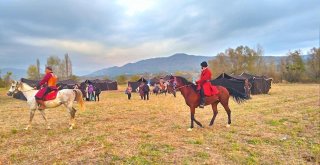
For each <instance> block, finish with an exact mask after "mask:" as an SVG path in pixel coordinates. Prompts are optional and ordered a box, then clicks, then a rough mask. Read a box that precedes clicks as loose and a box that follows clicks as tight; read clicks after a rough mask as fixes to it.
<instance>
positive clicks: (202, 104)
mask: <svg viewBox="0 0 320 165" xmlns="http://www.w3.org/2000/svg"><path fill="white" fill-rule="evenodd" d="M204 105H205V99H204V97H201V98H200V105H199V108H204Z"/></svg>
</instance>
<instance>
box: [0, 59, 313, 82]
mask: <svg viewBox="0 0 320 165" xmlns="http://www.w3.org/2000/svg"><path fill="white" fill-rule="evenodd" d="M262 57H263V60H264V62H266V63H270V62H271V61H274V62H275V64H276V65H278V64H280V62H281V59H282V58H284V57H285V56H262ZM309 57H310V55H303V56H302V59H303V60H304V61H306V60H307V59H308V58H309ZM214 58H215V56H198V55H188V54H184V53H177V54H174V55H171V56H169V57H159V58H150V59H145V60H141V61H138V62H135V63H128V64H125V65H123V66H121V67H118V66H114V67H110V68H105V69H101V70H98V71H95V72H93V73H91V74H88V75H84V76H81V78H82V79H87V78H102V77H106V76H107V77H109V78H112V79H113V78H115V77H116V76H119V75H134V74H143V73H149V74H153V73H166V74H170V73H175V72H177V71H182V72H196V73H197V72H199V70H200V63H201V62H202V61H209V60H213V59H214ZM0 71H1V72H0V76H2V77H3V76H4V75H5V74H6V73H7V72H12V73H13V76H12V78H13V79H14V80H18V79H20V78H21V77H26V76H27V71H26V70H24V69H16V68H0Z"/></svg>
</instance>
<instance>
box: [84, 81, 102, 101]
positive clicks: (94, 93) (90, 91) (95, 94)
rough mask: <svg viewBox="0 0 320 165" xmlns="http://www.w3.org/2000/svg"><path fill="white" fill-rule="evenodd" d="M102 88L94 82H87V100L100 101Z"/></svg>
mask: <svg viewBox="0 0 320 165" xmlns="http://www.w3.org/2000/svg"><path fill="white" fill-rule="evenodd" d="M100 93H101V89H100V88H98V87H97V86H94V85H93V84H92V83H88V84H86V87H85V96H86V101H100V97H99V95H100Z"/></svg>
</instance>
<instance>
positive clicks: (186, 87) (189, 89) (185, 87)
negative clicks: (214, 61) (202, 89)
mask: <svg viewBox="0 0 320 165" xmlns="http://www.w3.org/2000/svg"><path fill="white" fill-rule="evenodd" d="M174 81H175V82H174ZM168 82H169V85H168V91H169V93H172V92H174V91H176V90H179V91H180V92H181V94H182V96H183V97H184V99H185V101H186V104H187V105H188V106H189V107H190V112H191V126H190V128H189V129H188V131H191V130H192V128H193V122H196V124H197V125H199V126H200V127H203V126H202V124H201V123H200V122H199V121H197V120H196V119H195V117H194V114H195V109H196V108H197V107H198V106H199V104H200V94H199V92H198V91H197V90H196V85H194V84H193V83H192V82H189V81H188V80H187V79H185V78H183V77H180V76H175V77H174V76H171V78H170V80H168ZM217 88H218V90H219V94H217V95H214V96H210V97H206V98H205V105H210V104H211V106H212V111H213V117H212V119H211V121H210V125H209V126H212V125H213V123H214V120H215V118H216V116H217V114H218V109H217V105H218V103H221V104H222V106H223V107H224V109H225V110H226V112H227V114H228V124H227V127H230V124H231V110H230V108H229V104H228V103H229V97H230V95H231V96H233V98H234V100H235V101H236V102H237V103H241V102H242V101H245V100H246V99H247V98H246V97H245V96H244V95H242V94H241V93H238V92H237V91H235V90H233V89H229V88H228V89H227V88H225V87H223V86H217Z"/></svg>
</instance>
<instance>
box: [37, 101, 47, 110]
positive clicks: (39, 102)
mask: <svg viewBox="0 0 320 165" xmlns="http://www.w3.org/2000/svg"><path fill="white" fill-rule="evenodd" d="M37 103H38V104H39V105H40V106H39V108H38V110H44V109H46V106H45V105H44V101H43V100H38V99H37Z"/></svg>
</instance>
